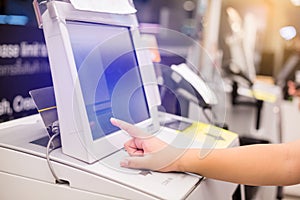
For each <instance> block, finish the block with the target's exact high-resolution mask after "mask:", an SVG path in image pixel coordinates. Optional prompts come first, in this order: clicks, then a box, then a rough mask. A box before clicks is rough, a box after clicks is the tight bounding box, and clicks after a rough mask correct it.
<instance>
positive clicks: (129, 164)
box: [120, 156, 153, 170]
mask: <svg viewBox="0 0 300 200" xmlns="http://www.w3.org/2000/svg"><path fill="white" fill-rule="evenodd" d="M120 166H121V167H126V168H131V169H149V170H153V169H151V166H150V164H149V159H148V158H147V156H141V157H127V158H125V159H124V160H122V161H121V162H120Z"/></svg>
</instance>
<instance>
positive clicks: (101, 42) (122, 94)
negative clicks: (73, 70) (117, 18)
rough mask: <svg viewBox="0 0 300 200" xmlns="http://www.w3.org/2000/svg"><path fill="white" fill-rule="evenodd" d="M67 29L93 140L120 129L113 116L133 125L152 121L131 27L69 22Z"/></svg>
mask: <svg viewBox="0 0 300 200" xmlns="http://www.w3.org/2000/svg"><path fill="white" fill-rule="evenodd" d="M67 29H68V32H69V36H70V41H71V46H72V50H73V54H74V59H75V64H76V67H77V72H78V84H80V87H81V91H82V94H83V99H84V104H85V106H86V112H87V116H88V120H89V124H90V127H91V130H92V136H93V139H94V140H96V139H98V138H101V137H103V136H105V135H108V134H111V133H113V132H115V131H116V130H118V128H116V127H114V126H113V125H111V123H110V121H109V119H110V118H111V117H115V118H118V119H122V120H125V121H127V122H129V123H138V122H141V121H144V120H146V119H148V118H149V117H150V116H149V110H148V105H147V101H146V96H145V91H144V87H143V85H142V80H141V76H140V71H139V67H138V62H137V58H136V52H135V48H134V45H133V41H132V36H131V32H130V30H129V28H128V27H121V26H111V25H104V24H96V23H87V22H78V21H67Z"/></svg>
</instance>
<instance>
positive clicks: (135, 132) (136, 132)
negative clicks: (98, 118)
mask: <svg viewBox="0 0 300 200" xmlns="http://www.w3.org/2000/svg"><path fill="white" fill-rule="evenodd" d="M110 122H111V123H112V124H113V125H114V126H117V127H119V128H120V129H122V130H124V131H125V132H127V133H128V134H129V135H130V136H132V137H135V138H148V137H149V136H151V134H150V133H146V132H144V131H142V130H141V129H140V128H138V127H136V126H134V125H132V124H130V123H127V122H125V121H123V120H120V119H116V118H110Z"/></svg>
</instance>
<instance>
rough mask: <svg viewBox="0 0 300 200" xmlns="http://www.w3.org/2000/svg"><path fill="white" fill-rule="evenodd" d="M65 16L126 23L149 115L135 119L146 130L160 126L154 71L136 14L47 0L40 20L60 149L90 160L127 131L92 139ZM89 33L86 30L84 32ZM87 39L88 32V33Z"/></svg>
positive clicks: (112, 149)
mask: <svg viewBox="0 0 300 200" xmlns="http://www.w3.org/2000/svg"><path fill="white" fill-rule="evenodd" d="M66 20H73V21H80V22H91V23H99V24H108V25H115V26H122V27H128V28H129V29H130V32H131V37H132V38H131V39H132V41H133V45H134V48H135V53H136V58H137V62H138V66H139V69H140V74H141V79H142V84H143V87H144V91H145V94H146V100H147V104H148V110H149V115H150V118H149V119H147V120H145V121H143V122H140V123H138V124H137V125H138V126H140V128H147V130H146V131H148V132H155V131H156V130H158V129H159V122H158V117H157V115H158V112H157V108H156V105H159V104H160V98H159V92H158V88H157V83H156V78H155V72H154V69H153V66H152V62H151V59H150V58H149V56H148V54H147V53H148V52H147V50H145V49H142V48H141V47H142V46H141V42H140V35H139V31H138V22H137V19H136V16H135V14H111V13H100V12H91V11H82V10H77V9H75V8H74V7H73V5H72V4H71V3H66V2H58V1H49V2H47V10H46V11H45V12H44V13H43V14H42V23H43V29H44V35H45V40H46V44H47V49H48V56H49V60H50V68H51V73H52V79H53V86H54V91H55V96H56V104H57V110H58V118H59V122H60V132H61V140H62V151H63V153H65V154H67V155H69V156H72V157H74V158H77V159H80V160H83V161H85V162H87V163H93V162H95V161H97V160H99V159H101V158H103V157H105V156H107V155H110V154H111V153H113V152H116V151H117V150H119V149H120V148H122V147H123V144H124V141H126V140H127V139H128V136H127V134H125V133H124V132H122V131H117V132H115V133H113V134H110V135H107V136H105V137H103V138H100V139H97V140H93V138H92V134H91V128H90V124H89V120H88V116H87V112H86V107H85V104H84V99H83V94H82V88H81V86H80V84H78V83H79V82H78V71H77V69H76V63H75V60H74V55H73V51H72V46H71V42H70V35H69V33H68V30H67V27H66ZM87 35H88V34H87ZM87 39H88V36H87Z"/></svg>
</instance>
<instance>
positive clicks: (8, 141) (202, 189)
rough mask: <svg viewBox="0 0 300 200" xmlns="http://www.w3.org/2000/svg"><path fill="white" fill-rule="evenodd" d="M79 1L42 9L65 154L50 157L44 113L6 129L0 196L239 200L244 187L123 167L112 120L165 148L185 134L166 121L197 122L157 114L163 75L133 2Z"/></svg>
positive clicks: (0, 135) (0, 151) (1, 142)
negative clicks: (162, 142)
mask: <svg viewBox="0 0 300 200" xmlns="http://www.w3.org/2000/svg"><path fill="white" fill-rule="evenodd" d="M71 2H72V3H70V2H63V1H48V2H44V5H45V6H46V9H45V10H44V11H41V10H37V12H41V13H40V15H39V14H38V15H37V16H38V18H39V21H40V23H41V24H42V27H43V29H44V35H45V40H46V44H47V48H48V55H49V60H50V66H51V73H52V78H53V86H54V93H55V100H56V107H55V109H57V113H58V121H59V128H60V136H59V137H60V139H61V147H58V148H56V149H55V150H53V151H52V152H51V154H50V156H47V153H48V152H47V145H48V142H49V137H48V135H49V132H47V130H46V129H45V126H44V123H43V121H42V119H41V117H40V115H34V116H30V117H26V118H22V119H19V120H14V121H11V122H7V123H4V124H1V125H0V129H1V131H0V157H1V158H2V159H3V160H4V161H3V162H2V164H1V166H0V180H1V181H0V186H1V188H2V189H1V192H0V198H1V199H20V198H25V199H53V198H58V199H66V198H67V199H224V197H225V198H229V197H231V195H232V194H233V192H234V190H235V188H236V185H235V184H231V183H225V182H221V181H215V180H209V179H207V180H204V178H203V177H201V176H198V175H193V174H187V173H158V172H153V171H145V170H131V169H125V168H122V167H120V166H119V162H120V161H121V160H122V159H123V158H124V157H126V156H128V155H127V153H126V152H125V151H124V150H123V148H122V147H123V144H124V142H126V141H127V140H128V139H129V136H128V135H127V134H126V133H125V132H123V131H121V130H119V129H117V128H116V127H114V126H112V125H111V124H110V122H109V119H110V118H111V117H115V118H119V119H122V120H125V121H128V122H130V123H133V124H135V125H136V126H138V127H140V128H141V129H144V130H145V131H147V132H150V133H153V134H156V135H157V136H158V137H160V138H162V139H163V140H165V141H166V142H172V141H168V140H176V142H178V141H181V140H180V138H184V137H185V136H182V135H181V134H179V133H178V131H177V130H173V129H170V128H166V127H162V126H161V124H163V123H162V121H168V122H170V121H172V120H177V121H178V120H181V121H185V122H189V123H191V124H192V122H191V121H189V120H188V119H182V118H181V117H178V116H172V115H161V113H159V112H158V110H157V105H159V104H160V99H159V94H158V89H157V83H156V78H155V73H154V69H153V66H152V63H151V60H150V58H148V57H149V56H148V55H147V51H146V50H145V49H143V46H142V43H141V42H140V37H139V32H138V23H137V20H136V17H135V14H134V13H135V9H134V7H133V4H132V2H131V1H123V0H114V1H112V0H110V1H104V0H103V1H93V0H89V1H88V0H85V1H71ZM35 3H37V2H35ZM98 3H99V5H98ZM35 5H37V4H35ZM37 6H38V5H37ZM50 109H52V108H44V109H43V111H47V110H50ZM161 116H164V117H163V119H162V118H161ZM214 130H215V129H214ZM220 130H221V129H220ZM224 134H226V133H224ZM179 135H180V137H179ZM207 137H209V136H207ZM174 138H175V139H174ZM218 138H219V137H215V138H214V139H215V140H216V142H217V140H219V139H218ZM221 138H222V137H221ZM222 140H223V145H224V144H225V143H224V141H226V147H229V146H235V145H237V143H238V141H237V136H236V135H234V134H231V136H230V137H229V138H228V140H226V138H225V139H224V138H222ZM182 141H190V142H187V143H186V145H188V146H189V147H192V146H194V147H199V148H201V147H202V145H203V143H201V141H195V140H185V139H183V140H182ZM179 143H180V142H179ZM181 145H182V143H181ZM216 146H217V145H216ZM186 147H187V146H186ZM47 160H48V162H47ZM49 163H51V165H50V164H49ZM53 171H55V176H56V177H54V176H53ZM58 180H59V181H58Z"/></svg>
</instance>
